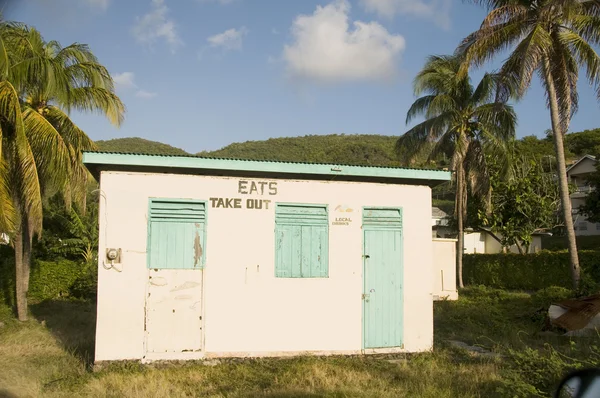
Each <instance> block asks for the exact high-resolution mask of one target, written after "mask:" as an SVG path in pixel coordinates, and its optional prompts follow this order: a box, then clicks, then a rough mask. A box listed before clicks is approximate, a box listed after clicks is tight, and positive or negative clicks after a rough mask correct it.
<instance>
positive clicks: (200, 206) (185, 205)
mask: <svg viewBox="0 0 600 398" xmlns="http://www.w3.org/2000/svg"><path fill="white" fill-rule="evenodd" d="M148 218H149V228H148V234H149V235H148V246H149V247H148V267H149V268H156V269H198V268H201V267H202V266H203V265H204V261H203V260H204V245H205V244H204V242H205V240H204V237H205V227H206V205H205V203H204V202H195V201H181V200H168V199H151V200H150V208H149V217H148Z"/></svg>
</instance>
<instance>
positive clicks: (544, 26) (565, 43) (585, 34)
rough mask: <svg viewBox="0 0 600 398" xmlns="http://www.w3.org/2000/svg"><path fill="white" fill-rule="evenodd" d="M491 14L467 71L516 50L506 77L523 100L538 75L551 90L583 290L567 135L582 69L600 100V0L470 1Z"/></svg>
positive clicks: (470, 48)
mask: <svg viewBox="0 0 600 398" xmlns="http://www.w3.org/2000/svg"><path fill="white" fill-rule="evenodd" d="M470 1H471V2H473V3H475V4H482V5H483V6H485V7H486V8H487V9H488V11H489V14H488V15H487V16H486V17H485V19H484V20H483V23H482V24H481V27H480V28H479V30H478V31H476V32H474V33H472V34H471V35H469V36H468V37H467V38H465V39H464V40H463V42H462V44H461V45H460V46H459V48H458V50H457V52H458V53H460V54H461V55H462V56H463V57H464V59H465V64H464V67H463V73H465V72H466V70H467V68H468V67H469V66H471V65H476V66H480V65H482V64H483V63H485V62H486V61H488V60H491V59H492V58H494V57H495V56H496V55H498V54H500V53H503V52H504V51H506V49H512V53H511V54H510V55H509V56H508V58H507V59H506V61H505V62H504V65H503V66H502V68H501V70H500V73H501V74H502V75H503V76H505V77H506V78H507V79H508V80H510V81H511V82H512V83H513V84H515V85H516V88H517V94H518V96H523V95H524V94H525V92H526V91H527V89H528V88H529V86H530V84H531V80H532V78H533V75H534V73H536V72H537V74H538V76H539V77H540V80H541V82H542V85H543V86H544V88H545V90H546V100H547V105H548V107H549V108H550V118H551V124H552V133H553V138H554V147H555V150H556V160H557V174H558V182H559V188H560V198H561V207H562V213H563V217H564V225H565V229H566V232H567V239H568V242H569V254H570V266H571V276H572V280H573V287H574V288H575V289H577V288H578V287H579V280H580V268H579V258H578V255H577V244H576V241H575V231H574V229H573V218H572V209H571V200H570V197H569V187H568V180H567V173H566V165H565V155H564V153H565V151H564V142H563V140H564V135H565V134H566V133H567V131H568V129H569V124H570V122H571V117H572V116H573V114H574V113H575V112H576V111H577V82H578V79H579V69H580V68H583V69H584V70H585V73H586V76H587V79H588V81H589V82H590V84H591V85H592V86H593V87H594V88H595V90H596V92H597V96H598V97H599V98H600V57H598V54H597V53H596V51H595V50H594V47H593V46H594V45H598V44H600V1H598V0H470Z"/></svg>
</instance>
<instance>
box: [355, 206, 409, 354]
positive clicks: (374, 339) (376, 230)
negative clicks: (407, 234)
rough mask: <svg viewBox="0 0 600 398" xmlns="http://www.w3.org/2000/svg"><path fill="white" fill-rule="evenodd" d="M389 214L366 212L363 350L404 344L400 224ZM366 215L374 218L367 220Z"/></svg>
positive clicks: (398, 220)
mask: <svg viewBox="0 0 600 398" xmlns="http://www.w3.org/2000/svg"><path fill="white" fill-rule="evenodd" d="M395 211H396V214H398V215H399V217H398V218H396V219H394V218H392V219H389V216H390V214H380V215H379V216H380V217H378V215H377V214H374V213H373V212H371V213H369V212H368V210H365V216H364V221H363V229H364V274H363V275H364V276H363V278H364V292H363V293H364V294H363V306H364V310H363V338H364V342H363V344H364V348H387V347H401V346H402V344H403V327H404V325H403V302H404V298H403V289H402V283H403V266H402V258H403V254H402V224H401V213H399V210H395ZM369 214H371V215H372V216H373V217H372V218H371V219H369V218H368V216H369Z"/></svg>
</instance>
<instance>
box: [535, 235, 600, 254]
mask: <svg viewBox="0 0 600 398" xmlns="http://www.w3.org/2000/svg"><path fill="white" fill-rule="evenodd" d="M577 247H578V248H579V250H600V235H589V236H585V235H582V236H578V237H577ZM542 248H543V249H544V250H549V251H562V250H566V249H567V242H566V239H565V237H564V236H542Z"/></svg>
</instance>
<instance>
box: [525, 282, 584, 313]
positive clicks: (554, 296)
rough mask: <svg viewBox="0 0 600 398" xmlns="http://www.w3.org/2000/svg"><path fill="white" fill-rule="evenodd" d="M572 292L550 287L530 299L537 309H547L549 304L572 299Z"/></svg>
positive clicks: (563, 288)
mask: <svg viewBox="0 0 600 398" xmlns="http://www.w3.org/2000/svg"><path fill="white" fill-rule="evenodd" d="M573 296H574V294H573V290H571V289H567V288H565V287H560V286H550V287H547V288H545V289H540V290H538V291H537V292H535V294H534V295H533V296H532V297H531V299H532V301H533V303H534V304H535V305H536V306H537V307H542V308H548V307H549V306H550V304H554V303H557V302H559V301H563V300H566V299H568V298H571V297H573Z"/></svg>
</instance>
